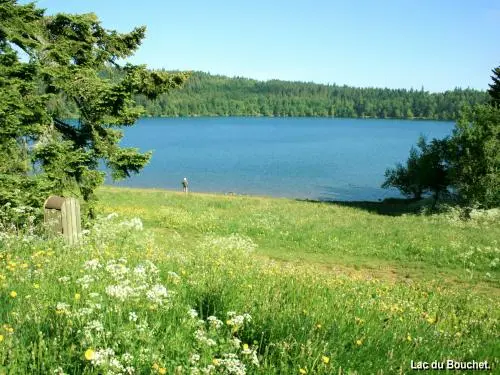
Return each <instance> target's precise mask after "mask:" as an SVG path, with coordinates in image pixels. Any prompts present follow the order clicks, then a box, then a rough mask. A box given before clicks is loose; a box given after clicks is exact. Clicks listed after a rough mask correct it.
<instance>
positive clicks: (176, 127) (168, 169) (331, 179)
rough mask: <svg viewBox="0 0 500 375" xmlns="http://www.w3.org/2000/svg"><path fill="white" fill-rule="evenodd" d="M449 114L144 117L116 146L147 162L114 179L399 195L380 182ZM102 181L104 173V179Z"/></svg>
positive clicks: (302, 193)
mask: <svg viewBox="0 0 500 375" xmlns="http://www.w3.org/2000/svg"><path fill="white" fill-rule="evenodd" d="M453 126H454V123H453V122H442V121H417V120H413V121H412V120H378V119H339V118H268V117H211V118H143V119H140V120H139V121H138V122H137V124H136V125H135V126H134V127H130V128H125V136H124V138H123V140H122V143H121V144H122V145H123V146H133V147H138V148H139V149H141V151H147V150H153V152H154V153H153V158H152V160H151V162H150V164H149V165H148V166H147V167H146V168H145V169H144V170H143V171H142V172H141V173H140V174H139V175H135V176H133V177H132V178H130V179H127V180H125V181H121V182H118V183H115V185H119V186H130V187H155V188H164V189H174V190H179V191H181V180H182V178H183V177H187V178H188V180H189V187H190V191H192V192H217V193H228V192H232V193H235V194H251V195H266V196H275V197H291V198H302V199H319V200H370V201H376V200H379V199H384V198H388V197H400V194H399V193H398V191H397V190H394V189H391V190H386V189H381V188H380V184H381V183H382V182H383V181H384V172H385V170H386V168H388V167H393V166H394V165H395V163H396V162H404V161H406V159H407V157H408V153H409V150H410V147H411V146H412V145H415V144H416V142H417V139H418V137H419V135H420V134H423V135H424V136H426V137H428V138H429V139H431V138H442V137H444V136H446V135H449V134H451V131H452V129H453ZM108 183H109V181H108Z"/></svg>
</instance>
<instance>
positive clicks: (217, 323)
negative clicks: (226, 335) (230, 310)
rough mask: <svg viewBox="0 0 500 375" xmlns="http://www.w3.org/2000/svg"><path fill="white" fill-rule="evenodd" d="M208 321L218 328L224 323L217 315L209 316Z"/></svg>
mask: <svg viewBox="0 0 500 375" xmlns="http://www.w3.org/2000/svg"><path fill="white" fill-rule="evenodd" d="M207 321H208V323H209V324H210V326H212V327H214V328H216V329H218V328H220V327H222V326H223V325H224V323H222V321H221V320H219V319H217V317H215V316H209V317H208V318H207Z"/></svg>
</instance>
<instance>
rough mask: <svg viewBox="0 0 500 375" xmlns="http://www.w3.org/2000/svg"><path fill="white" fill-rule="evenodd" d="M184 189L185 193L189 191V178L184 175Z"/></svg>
mask: <svg viewBox="0 0 500 375" xmlns="http://www.w3.org/2000/svg"><path fill="white" fill-rule="evenodd" d="M182 191H183V192H184V193H187V192H188V180H187V178H186V177H184V180H182Z"/></svg>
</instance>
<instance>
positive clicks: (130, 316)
mask: <svg viewBox="0 0 500 375" xmlns="http://www.w3.org/2000/svg"><path fill="white" fill-rule="evenodd" d="M137 318H138V317H137V314H136V313H135V312H134V311H131V312H129V313H128V320H129V321H131V322H136V321H137Z"/></svg>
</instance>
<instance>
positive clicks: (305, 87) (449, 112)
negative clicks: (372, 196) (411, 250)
mask: <svg viewBox="0 0 500 375" xmlns="http://www.w3.org/2000/svg"><path fill="white" fill-rule="evenodd" d="M487 99H488V95H487V94H486V93H485V92H481V91H476V90H471V89H464V90H461V89H455V90H450V91H446V92H443V93H429V92H426V91H424V90H413V89H411V90H404V89H399V90H394V89H387V88H385V89H382V88H355V87H349V86H339V85H335V84H334V85H322V84H314V83H306V82H287V81H279V80H270V81H266V82H262V81H257V80H253V79H247V78H240V77H236V78H228V77H224V76H218V75H217V76H216V75H210V74H207V73H202V72H194V73H193V74H192V75H191V77H190V78H189V80H188V81H187V82H186V85H185V86H184V87H183V89H182V90H176V91H174V92H172V93H171V94H169V95H168V96H166V95H160V96H159V97H158V99H157V100H153V101H151V100H147V99H146V98H145V97H142V96H139V97H137V99H136V100H137V102H138V103H139V104H141V105H142V106H143V107H144V108H145V110H146V114H147V115H148V116H172V117H175V116H283V117H286V116H318V117H358V118H363V117H369V118H408V119H413V118H422V119H423V118H425V119H439V120H452V119H456V118H457V117H458V112H459V110H460V108H461V107H462V106H464V105H473V104H476V103H485V102H486V101H487Z"/></svg>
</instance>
